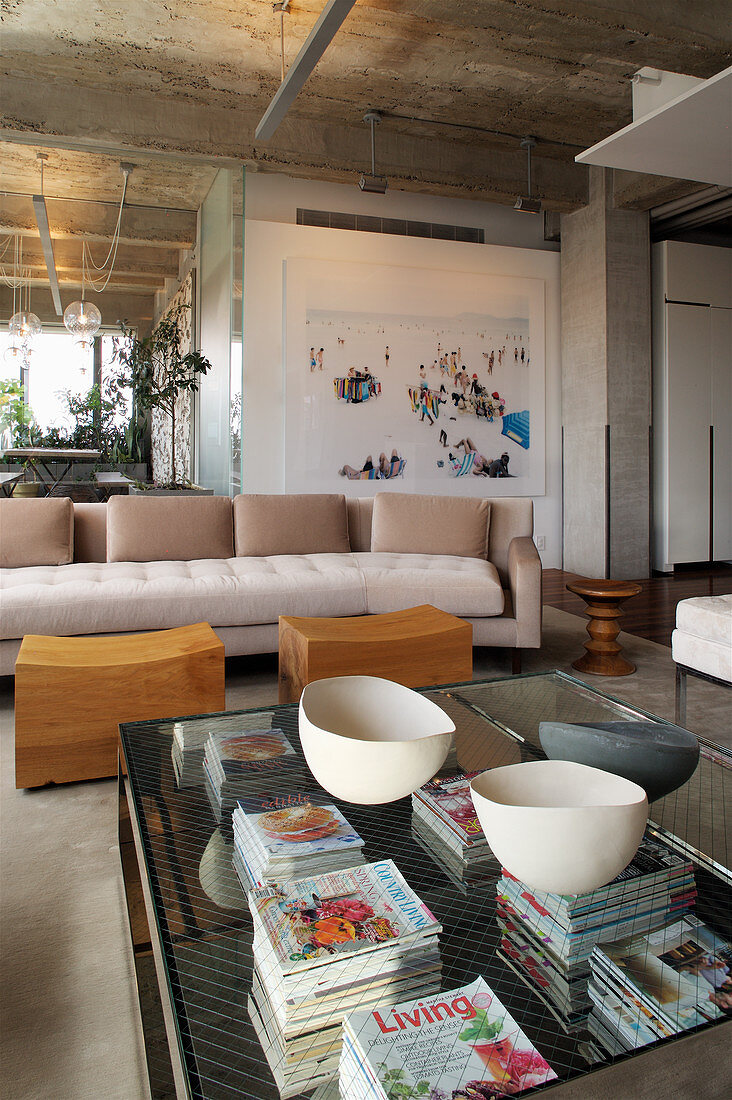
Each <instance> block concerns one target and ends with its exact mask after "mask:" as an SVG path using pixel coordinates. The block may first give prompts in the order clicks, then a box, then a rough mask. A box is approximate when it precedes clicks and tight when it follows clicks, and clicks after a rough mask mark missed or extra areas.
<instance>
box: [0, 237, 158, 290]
mask: <svg viewBox="0 0 732 1100" xmlns="http://www.w3.org/2000/svg"><path fill="white" fill-rule="evenodd" d="M0 232H1V231H0ZM0 244H2V241H1V240H0ZM109 244H111V241H109V242H106V241H105V242H103V243H99V244H97V245H94V244H92V245H91V246H90V251H91V254H92V258H93V259H94V260H95V262H96V263H101V262H102V260H103V259H104V258H105V256H106V254H107V251H108V249H109ZM53 253H54V258H55V261H56V270H57V271H58V272H59V278H60V275H61V272H62V271H63V272H67V273H68V272H69V271H76V270H79V269H80V266H81V244H80V243H79V241H78V240H73V239H71V238H69V237H66V238H62V239H55V240H54V242H53ZM179 256H180V251H179V249H177V248H159V247H158V248H156V247H155V246H153V245H148V244H147V243H146V244H145V245H144V246H141V245H139V244H135V245H131V244H121V245H120V246H119V248H118V249H117V259H116V262H115V265H114V270H115V273H117V274H120V275H121V274H123V273H126V274H129V275H134V274H137V275H148V276H155V277H156V279H166V278H172V279H174V278H177V276H178V258H179ZM44 262H45V261H44V256H43V249H42V248H41V243H40V241H39V239H38V237H37V236H36V237H35V238H34V237H30V236H28V237H25V236H24V239H23V263H24V264H28V265H29V266H30V267H42V266H43V265H44Z"/></svg>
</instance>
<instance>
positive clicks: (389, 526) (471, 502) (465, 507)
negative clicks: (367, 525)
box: [371, 493, 491, 558]
mask: <svg viewBox="0 0 732 1100" xmlns="http://www.w3.org/2000/svg"><path fill="white" fill-rule="evenodd" d="M490 508H491V506H490V501H487V500H483V499H481V498H480V497H448V496H421V495H420V494H417V493H377V494H376V497H375V498H374V513H373V521H372V524H371V549H372V550H373V551H376V552H381V553H395V554H454V555H457V556H458V557H461V558H485V557H486V556H487V553H488V527H489V522H490Z"/></svg>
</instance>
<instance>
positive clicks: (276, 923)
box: [248, 860, 442, 1097]
mask: <svg viewBox="0 0 732 1100" xmlns="http://www.w3.org/2000/svg"><path fill="white" fill-rule="evenodd" d="M249 908H250V909H251V912H252V917H253V921H254V976H253V982H252V995H251V997H250V998H249V1002H248V1008H249V1014H250V1016H251V1019H252V1022H253V1024H254V1027H255V1029H256V1031H257V1035H258V1036H259V1039H260V1042H261V1044H262V1048H263V1050H264V1053H265V1055H266V1057H267V1061H268V1062H269V1065H270V1068H271V1070H272V1073H273V1075H274V1078H275V1081H276V1083H277V1086H278V1088H279V1090H280V1093H281V1095H282V1096H283V1097H287V1096H293V1095H295V1094H296V1093H298V1092H300V1091H303V1090H307V1089H309V1088H314V1087H315V1086H316V1085H317V1084H319V1083H321V1082H323V1081H325V1080H327V1079H329V1078H331V1077H333V1076H334V1075H335V1074H336V1072H337V1069H338V1059H339V1056H340V1049H341V1034H342V1027H341V1025H342V1021H343V1017H344V1016H345V1015H346V1014H347V1013H348V1012H350V1011H351V1010H352V1009H354V1008H356V1007H362V1006H363V1007H364V1008H374V1007H376V1006H378V1005H381V1006H383V1005H389V1004H396V1003H398V1002H399V1001H402V1000H404V999H405V998H410V997H414V998H423V997H431V996H433V995H435V994H436V993H437V992H438V991H439V988H440V976H441V963H440V948H439V941H438V933H439V932H441V930H442V929H441V926H440V925H439V924H438V923H437V921H436V920H435V918H434V917H433V915H432V914H431V913H430V911H429V910H428V909H427V907H426V906H425V905H424V904H423V903H422V902H421V901H420V899H419V898H418V897H417V895H416V894H415V893H414V891H413V890H412V889H411V888H410V887H409V886H408V884H407V883H406V882H405V880H404V879H403V878H402V876H401V874H400V873H399V871H398V869H397V868H396V866H395V865H394V863H392V861H391V860H382V861H380V862H379V863H371V864H369V863H367V864H363V865H362V866H360V867H352V868H350V869H349V870H346V871H337V872H334V873H332V874H326V875H317V876H316V877H314V878H309V879H303V880H301V881H298V882H290V883H286V884H284V885H282V886H279V887H260V888H258V889H255V890H251V891H250V892H249Z"/></svg>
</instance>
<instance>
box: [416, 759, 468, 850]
mask: <svg viewBox="0 0 732 1100" xmlns="http://www.w3.org/2000/svg"><path fill="white" fill-rule="evenodd" d="M474 774H476V773H475V772H470V773H466V774H465V775H460V776H455V777H451V778H449V779H432V780H430V782H429V783H425V785H424V786H423V787H421V788H420V790H419V791H417V792H415V794H416V796H417V798H419V799H421V801H422V802H424V803H425V804H426V805H427V806H428V807H429V808H430V809H431V810H432V811H433V812H435V813H437V814H438V816H439V817H442V818H444V819H446V820H447V821H449V822H450V823H452V825H453V826H454V827H455V828H456V829H457V831H458V833H459V834H460V836H461V837H462V838H463V840H464V842H465V843H466V844H471V843H474V842H475V841H476V840H483V839H484V837H483V830H482V829H481V827H480V822H479V821H478V815H477V814H476V812H475V806H474V804H473V797H472V795H471V793H470V779H471V776H473V775H474Z"/></svg>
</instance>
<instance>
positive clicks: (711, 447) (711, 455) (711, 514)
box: [707, 424, 714, 561]
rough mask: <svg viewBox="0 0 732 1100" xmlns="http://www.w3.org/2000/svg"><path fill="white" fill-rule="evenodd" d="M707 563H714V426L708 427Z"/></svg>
mask: <svg viewBox="0 0 732 1100" xmlns="http://www.w3.org/2000/svg"><path fill="white" fill-rule="evenodd" d="M707 558H708V560H709V561H714V425H713V424H710V425H709V553H708V555H707Z"/></svg>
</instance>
